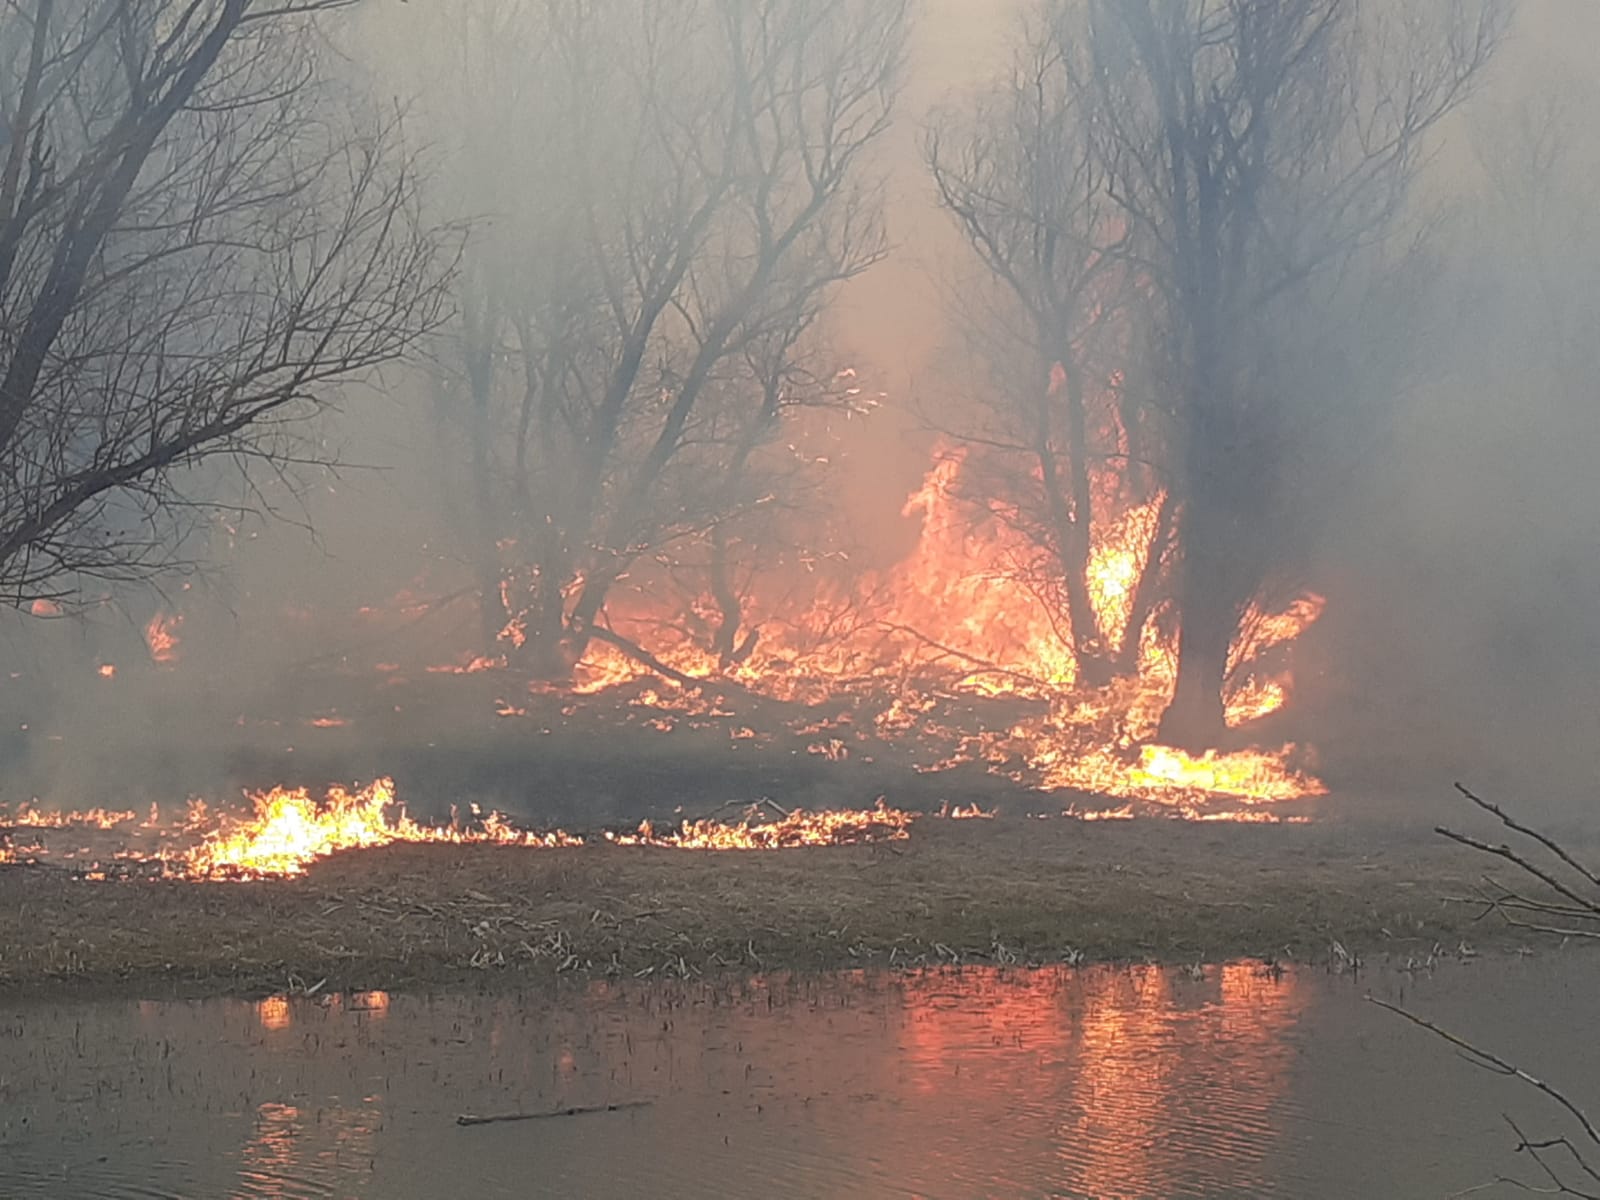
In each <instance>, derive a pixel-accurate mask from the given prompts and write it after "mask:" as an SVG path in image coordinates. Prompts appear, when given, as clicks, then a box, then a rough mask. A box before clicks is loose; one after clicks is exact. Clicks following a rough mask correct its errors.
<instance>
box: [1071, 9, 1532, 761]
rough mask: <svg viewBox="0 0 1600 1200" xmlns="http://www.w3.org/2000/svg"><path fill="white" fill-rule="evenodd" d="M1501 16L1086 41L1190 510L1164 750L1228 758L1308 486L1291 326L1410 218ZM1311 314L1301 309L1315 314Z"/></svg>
mask: <svg viewBox="0 0 1600 1200" xmlns="http://www.w3.org/2000/svg"><path fill="white" fill-rule="evenodd" d="M1503 23H1504V18H1503V13H1502V11H1501V9H1500V7H1499V6H1497V5H1495V4H1493V3H1489V4H1485V5H1464V4H1451V5H1445V6H1438V7H1437V8H1436V9H1430V10H1429V12H1428V13H1426V14H1418V13H1417V12H1416V11H1415V10H1412V9H1410V8H1405V9H1403V10H1400V11H1399V12H1398V14H1397V17H1396V19H1394V20H1392V21H1390V20H1385V19H1384V18H1382V17H1381V16H1380V15H1377V14H1372V13H1367V12H1364V11H1362V9H1361V8H1360V6H1358V5H1356V4H1355V3H1352V2H1350V0H1266V2H1263V0H1185V2H1183V3H1177V4H1165V3H1155V2H1153V0H1129V2H1127V3H1123V2H1120V0H1118V2H1110V0H1097V2H1094V3H1091V4H1090V5H1089V6H1088V11H1087V17H1086V24H1084V25H1083V26H1080V27H1077V28H1073V27H1072V22H1071V21H1070V19H1068V20H1067V21H1066V23H1065V26H1064V29H1063V33H1064V35H1065V36H1073V35H1081V36H1083V38H1084V41H1083V45H1084V46H1085V47H1086V59H1085V63H1084V66H1085V73H1084V79H1085V88H1086V91H1087V92H1088V93H1089V94H1090V95H1091V96H1092V98H1093V103H1092V111H1093V114H1094V119H1093V120H1092V121H1091V122H1090V130H1091V134H1090V136H1091V138H1092V140H1093V141H1094V143H1095V145H1096V151H1095V154H1096V156H1097V157H1098V158H1099V159H1100V160H1101V161H1102V162H1103V163H1104V164H1105V169H1106V172H1107V175H1108V189H1109V192H1110V194H1111V196H1112V197H1113V198H1114V199H1115V201H1116V202H1117V204H1118V206H1119V207H1120V208H1121V209H1122V211H1123V213H1124V214H1125V218H1126V220H1127V221H1128V222H1129V232H1130V237H1131V238H1133V239H1134V240H1135V241H1136V242H1137V244H1138V250H1137V251H1136V256H1137V260H1138V261H1139V263H1140V266H1141V269H1142V270H1143V271H1144V272H1146V273H1147V274H1148V277H1149V279H1150V281H1151V283H1152V285H1153V289H1154V295H1155V298H1156V302H1157V304H1156V308H1155V317H1154V320H1153V328H1154V336H1153V338H1152V342H1151V345H1150V347H1149V351H1150V353H1151V355H1152V359H1153V361H1155V362H1156V363H1157V364H1158V365H1159V369H1160V370H1161V371H1162V372H1163V373H1164V374H1165V377H1166V385H1167V386H1166V395H1167V403H1168V405H1169V406H1170V410H1171V416H1172V420H1173V440H1174V443H1175V449H1174V453H1173V455H1172V458H1171V461H1170V463H1169V466H1168V471H1169V475H1170V479H1171V486H1172V488H1173V490H1174V491H1175V493H1176V494H1177V495H1178V497H1179V500H1180V509H1179V514H1178V529H1179V556H1178V559H1177V562H1176V579H1175V581H1174V585H1173V591H1174V598H1175V600H1176V602H1177V606H1178V610H1179V613H1180V615H1181V626H1180V633H1179V664H1178V679H1177V687H1176V692H1175V695H1174V697H1173V701H1172V704H1171V705H1170V706H1169V708H1168V709H1167V712H1166V713H1165V714H1164V716H1163V718H1162V722H1161V728H1160V731H1159V735H1158V736H1160V738H1161V739H1162V740H1163V741H1165V742H1168V743H1171V744H1175V745H1182V746H1191V747H1192V746H1203V745H1208V744H1215V742H1216V740H1217V739H1218V738H1219V737H1220V736H1221V734H1222V731H1223V725H1224V722H1223V702H1222V684H1223V681H1224V679H1225V678H1226V675H1227V670H1228V651H1229V646H1230V644H1231V642H1232V640H1233V635H1234V633H1235V630H1236V629H1237V627H1238V623H1239V621H1240V618H1241V617H1242V615H1243V614H1244V613H1245V612H1246V611H1247V609H1248V606H1249V604H1250V601H1251V599H1252V598H1253V596H1254V594H1255V592H1256V590H1257V589H1258V588H1259V586H1260V585H1261V582H1262V580H1263V579H1264V578H1265V576H1266V575H1267V574H1268V572H1269V569H1270V566H1271V562H1272V558H1271V555H1272V549H1273V546H1274V540H1275V539H1274V538H1273V536H1272V533H1271V528H1272V526H1271V521H1272V517H1273V514H1274V511H1275V507H1276V506H1277V505H1278V504H1279V503H1280V502H1281V500H1282V497H1283V496H1284V495H1285V493H1286V492H1288V491H1290V490H1292V488H1293V486H1294V481H1293V479H1292V478H1291V477H1289V475H1288V472H1287V470H1286V468H1287V467H1288V466H1289V465H1290V463H1291V461H1292V460H1291V457H1290V455H1289V454H1288V448H1289V446H1290V445H1291V444H1292V440H1293V437H1294V434H1295V431H1294V430H1293V428H1292V427H1291V425H1290V419H1291V417H1292V414H1293V412H1294V406H1293V404H1292V401H1291V398H1290V397H1289V396H1286V394H1285V393H1286V392H1287V391H1288V390H1289V389H1292V388H1293V387H1294V386H1295V373H1294V371H1293V369H1292V363H1291V362H1288V361H1286V359H1285V356H1284V355H1283V354H1282V353H1281V351H1280V347H1281V345H1282V337H1281V334H1282V330H1283V326H1284V324H1285V314H1286V313H1287V314H1290V318H1291V319H1298V320H1301V321H1310V322H1313V323H1314V322H1315V320H1316V312H1315V310H1316V307H1317V306H1319V305H1323V304H1326V303H1328V295H1327V291H1326V289H1328V288H1330V287H1332V286H1333V285H1334V284H1336V283H1337V281H1338V279H1339V278H1340V273H1341V271H1343V270H1344V269H1346V268H1348V267H1349V266H1350V264H1351V263H1352V262H1353V261H1354V260H1355V259H1357V258H1358V256H1361V255H1362V254H1364V253H1367V252H1373V251H1376V250H1378V249H1381V248H1382V246H1383V244H1384V243H1385V242H1386V241H1387V240H1388V239H1390V238H1392V237H1394V236H1395V235H1396V234H1397V233H1399V232H1401V230H1402V228H1403V225H1404V221H1403V218H1404V215H1405V205H1406V200H1407V195H1408V192H1409V190H1410V185H1411V183H1412V182H1413V180H1414V178H1415V176H1416V174H1417V172H1418V170H1419V168H1420V166H1421V164H1422V162H1423V155H1424V151H1425V139H1426V135H1427V133H1428V131H1429V130H1430V129H1431V128H1432V127H1433V126H1435V125H1436V124H1437V123H1438V122H1439V121H1440V120H1441V119H1442V118H1443V117H1444V116H1445V115H1446V114H1448V113H1449V112H1450V111H1451V110H1452V109H1454V108H1455V107H1456V106H1457V105H1458V104H1459V103H1460V102H1461V101H1462V100H1463V99H1464V98H1465V97H1466V95H1467V94H1468V92H1469V89H1470V86H1471V85H1472V83H1473V82H1474V81H1475V80H1476V79H1477V78H1478V77H1479V75H1480V73H1481V72H1482V70H1483V68H1484V67H1485V65H1486V64H1487V62H1488V61H1489V58H1490V57H1491V55H1492V52H1493V50H1494V48H1495V46H1496V43H1497V41H1498V38H1499V35H1500V33H1501V30H1502V28H1503ZM1297 310H1298V311H1297Z"/></svg>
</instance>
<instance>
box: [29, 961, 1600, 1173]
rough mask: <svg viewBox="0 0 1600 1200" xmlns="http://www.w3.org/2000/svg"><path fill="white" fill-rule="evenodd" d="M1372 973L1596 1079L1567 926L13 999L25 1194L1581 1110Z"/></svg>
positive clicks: (1261, 1167)
mask: <svg viewBox="0 0 1600 1200" xmlns="http://www.w3.org/2000/svg"><path fill="white" fill-rule="evenodd" d="M1368 992H1371V993H1372V994H1374V995H1380V996H1384V997H1386V998H1390V999H1395V1000H1400V1001H1403V1002H1404V1003H1405V1004H1406V1005H1408V1006H1410V1007H1412V1008H1413V1009H1414V1010H1416V1011H1418V1012H1420V1013H1422V1014H1425V1015H1427V1016H1429V1017H1432V1018H1434V1019H1436V1020H1438V1021H1440V1022H1441V1023H1443V1024H1447V1025H1449V1026H1450V1027H1451V1028H1452V1029H1454V1030H1456V1031H1458V1032H1460V1033H1462V1034H1464V1035H1466V1036H1468V1037H1470V1038H1471V1039H1472V1040H1474V1041H1476V1042H1479V1043H1481V1044H1485V1045H1492V1046H1494V1047H1495V1048H1496V1049H1498V1050H1502V1051H1504V1052H1505V1053H1506V1054H1508V1055H1515V1056H1517V1057H1518V1058H1519V1059H1520V1060H1521V1061H1522V1062H1523V1065H1525V1066H1527V1067H1528V1068H1529V1069H1530V1070H1533V1071H1534V1072H1535V1073H1538V1072H1540V1071H1543V1072H1546V1073H1548V1075H1549V1076H1551V1077H1553V1078H1554V1079H1557V1080H1561V1081H1564V1082H1566V1083H1568V1084H1569V1085H1570V1088H1571V1090H1572V1091H1573V1093H1574V1094H1575V1096H1576V1097H1577V1098H1580V1099H1589V1100H1600V1069H1597V1068H1600V1039H1595V1038H1594V1037H1592V1036H1590V1035H1589V1032H1588V1030H1589V1028H1590V1026H1589V1021H1590V1019H1591V1018H1592V1016H1593V1014H1594V1012H1595V1005H1596V996H1600V958H1596V957H1592V956H1586V955H1579V954H1577V953H1575V952H1566V953H1551V954H1548V955H1543V956H1537V957H1526V958H1514V959H1498V958H1496V959H1487V958H1486V959H1474V960H1469V961H1466V962H1454V961H1452V962H1449V963H1446V964H1444V965H1442V966H1440V967H1439V968H1437V969H1436V970H1434V971H1433V972H1431V973H1407V972H1399V971H1393V970H1375V971H1364V972H1363V973H1361V974H1360V975H1359V976H1358V977H1354V978H1352V977H1351V976H1350V975H1348V974H1344V975H1333V974H1329V973H1327V972H1324V971H1318V970H1309V969H1302V970H1291V971H1288V972H1284V973H1281V974H1271V973H1267V972H1265V971H1264V970H1263V969H1262V968H1261V967H1260V966H1259V965H1257V964H1249V963H1241V964H1236V965H1230V966H1222V967H1211V968H1207V969H1205V970H1204V972H1203V973H1197V972H1195V971H1174V970H1166V969H1158V968H1154V967H1137V968H1115V969H1113V968H1085V969H1077V970H1069V969H1061V970H1050V971H1023V970H999V971H996V970H974V969H968V970H963V971H960V972H947V973H927V974H921V975H916V976H895V977H887V976H874V975H859V974H857V975H842V976H829V977H825V978H821V979H814V978H813V979H803V980H795V979H787V978H768V979H756V980H751V981H747V982H743V983H740V984H736V985H729V984H726V983H724V984H718V985H710V984H704V983H698V982H692V981H691V982H676V981H674V982H666V981H656V982H651V981H646V980H626V981H623V982H611V983H604V984H601V983H595V984H591V985H589V986H587V987H580V986H577V985H574V986H572V987H571V988H569V989H565V990H559V991H557V992H554V993H541V994H531V995H527V996H506V995H494V996H476V995H474V996H462V995H452V996H443V997H434V998H428V997H406V996H394V997H390V996H387V995H384V994H382V993H368V994H363V995H349V996H340V997H328V998H313V999H312V1000H309V1001H308V1000H295V1001H290V1000H284V999H270V1000H264V1001H259V1002H248V1001H228V1000H223V1001H207V1002H201V1003H184V1002H144V1003H87V1004H69V1005H62V1004H56V1005H51V1006H47V1007H45V1006H34V1005H23V1004H17V1003H12V1004H9V1005H3V1006H0V1196H3V1197H5V1198H7V1200H10V1198H12V1197H37V1196H50V1197H57V1196H59V1197H74V1198H77V1197H146V1198H148V1197H183V1198H186V1200H187V1198H201V1197H263V1198H271V1200H299V1198H302V1197H304V1198H311V1197H336V1198H340V1200H343V1198H347V1197H351V1198H353V1197H360V1198H364V1200H365V1198H371V1200H378V1198H382V1200H422V1198H424V1197H426V1198H429V1200H432V1198H435V1197H440V1198H454V1197H502V1196H504V1197H524V1196H574V1197H600V1198H609V1197H618V1198H621V1197H629V1198H633V1197H667V1198H677V1197H875V1196H888V1197H927V1198H929V1200H935V1198H941V1200H942V1198H949V1200H957V1198H961V1200H965V1198H968V1197H990V1196H993V1197H1097V1198H1100V1197H1108V1198H1109V1197H1180V1196H1182V1197H1188V1196H1197V1197H1198V1196H1208V1197H1209V1196H1281V1197H1294V1198H1296V1200H1307V1198H1318V1197H1340V1198H1345V1197H1387V1196H1395V1197H1427V1196H1439V1197H1443V1196H1447V1195H1450V1194H1451V1193H1453V1192H1459V1191H1461V1190H1463V1189H1465V1188H1469V1187H1472V1186H1474V1185H1477V1184H1481V1183H1484V1182H1485V1181H1487V1180H1489V1179H1491V1178H1492V1177H1493V1176H1494V1175H1496V1174H1497V1173H1501V1172H1515V1171H1517V1170H1518V1169H1519V1163H1518V1160H1517V1158H1516V1156H1515V1155H1514V1154H1513V1153H1512V1149H1513V1146H1514V1144H1515V1139H1514V1137H1513V1135H1512V1133H1511V1132H1510V1130H1509V1128H1508V1127H1507V1125H1506V1124H1505V1122H1504V1120H1503V1118H1502V1116H1501V1114H1502V1113H1503V1112H1509V1113H1512V1114H1514V1115H1516V1116H1517V1117H1518V1118H1519V1120H1522V1121H1524V1122H1525V1127H1528V1126H1531V1127H1533V1128H1536V1129H1538V1130H1540V1131H1541V1132H1544V1131H1548V1130H1554V1129H1557V1128H1558V1127H1559V1128H1561V1129H1562V1131H1565V1127H1562V1126H1560V1125H1559V1121H1558V1120H1557V1117H1558V1114H1556V1113H1555V1112H1553V1111H1552V1110H1551V1108H1550V1107H1549V1106H1548V1104H1546V1103H1545V1102H1543V1101H1542V1100H1541V1099H1540V1098H1539V1097H1538V1096H1536V1095H1535V1094H1533V1093H1532V1092H1529V1091H1526V1090H1523V1089H1522V1088H1520V1087H1519V1086H1518V1085H1517V1084H1516V1083H1515V1081H1512V1080H1506V1079H1502V1078H1497V1077H1495V1076H1492V1075H1490V1074H1487V1073H1486V1072H1484V1071H1482V1070H1480V1069H1477V1068H1474V1067H1472V1066H1471V1065H1469V1064H1467V1063H1466V1062H1464V1061H1463V1060H1462V1059H1461V1058H1460V1057H1458V1056H1456V1055H1455V1054H1454V1053H1453V1052H1452V1051H1451V1050H1450V1049H1449V1048H1448V1047H1447V1046H1445V1045H1444V1044H1443V1043H1441V1042H1439V1041H1437V1040H1436V1039H1434V1038H1432V1037H1430V1036H1429V1035H1428V1034H1427V1033H1425V1032H1424V1031H1422V1030H1419V1029H1416V1028H1414V1027H1412V1026H1409V1025H1407V1024H1406V1023H1404V1022H1403V1021H1401V1020H1400V1019H1399V1018H1397V1017H1395V1016H1393V1015H1391V1014H1389V1013H1386V1012H1384V1011H1382V1010H1380V1009H1378V1008H1377V1007H1376V1006H1374V1005H1372V1004H1369V1003H1366V1002H1365V1001H1364V1000H1363V996H1364V995H1365V994H1366V993H1368ZM1586 1090H1587V1095H1586ZM641 1102H647V1103H641ZM605 1104H627V1105H631V1107H626V1108H620V1109H618V1110H616V1111H609V1112H600V1113H590V1114H586V1115H574V1116H562V1117H555V1118H550V1119H541V1120H533V1121H525V1122H516V1123H506V1124H492V1125H483V1126H476V1127H462V1126H459V1125H458V1124H457V1123H456V1116H457V1115H458V1114H462V1113H471V1114H479V1115H484V1114H495V1113H504V1112H518V1111H521V1112H529V1111H531V1112H549V1111H551V1110H556V1109H565V1108H570V1107H576V1106H593V1105H605ZM1522 1169H1525V1168H1522ZM1490 1194H1493V1193H1490Z"/></svg>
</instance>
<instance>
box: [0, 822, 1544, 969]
mask: <svg viewBox="0 0 1600 1200" xmlns="http://www.w3.org/2000/svg"><path fill="white" fill-rule="evenodd" d="M1485 866H1486V863H1485V862H1484V860H1483V858H1482V856H1480V855H1476V854H1473V853H1472V852H1470V851H1467V850H1464V849H1462V848H1461V847H1459V846H1455V845H1453V844H1451V843H1448V842H1445V841H1444V840H1443V839H1441V838H1438V837H1437V836H1434V835H1432V834H1429V833H1427V832H1425V831H1423V830H1419V829H1415V828H1410V829H1397V828H1395V827H1392V826H1386V825H1368V824H1365V823H1361V822H1326V823H1323V822H1317V823H1312V824H1307V825H1260V826H1253V825H1229V824H1220V823H1219V824H1198V823H1188V822H1178V821H1161V820H1145V821H1103V822H1094V823H1083V822H1078V821H1070V820H1060V819H1054V820H1046V821H1039V820H1028V819H1024V818H1020V817H1018V818H1003V817H1002V818H997V819H993V820H984V819H975V820H963V821H924V822H919V823H918V825H917V826H916V829H915V832H914V836H913V837H912V838H910V839H909V840H907V841H903V842H895V843H884V844H875V845H865V846H844V847H825V848H807V849H799V850H786V851H722V852H715V851H681V850H662V849H650V848H640V847H618V846H607V845H600V846H589V847H575V848H565V849H533V848H522V847H495V846H445V845H420V846H418V845H395V846H389V847H385V848H382V849H378V850H368V851H358V852H352V853H347V854H342V855H338V856H335V857H334V858H331V859H328V860H326V861H324V862H321V863H318V864H316V865H315V866H314V867H313V868H312V869H311V870H310V871H309V872H308V873H307V874H306V875H305V876H303V877H301V878H297V879H288V880H275V881H267V882H254V883H205V884H198V883H181V882H152V881H122V882H99V883H96V882H87V881H83V880H77V879H72V878H70V877H67V876H65V875H63V874H61V873H58V872H50V871H45V870H41V869H38V868H29V867H10V868H0V996H5V997H25V996H35V997H37V996H59V995H69V994H70V995H100V996H121V997H136V996H137V997H158V996H170V995H182V996H205V995H224V994H232V995H259V994H264V993H270V992H283V991H297V990H303V989H310V988H315V989H317V990H319V991H321V990H327V991H335V990H362V989H372V988H382V989H387V990H418V989H429V988H439V987H443V988H460V987H472V988H498V987H521V986H527V985H529V984H535V983H538V982H540V981H547V980H549V979H552V978H554V977H556V976H558V975H565V974H574V973H576V974H579V975H604V974H610V975H613V976H628V977H651V976H659V975H662V974H670V975H698V974H705V975H710V974H716V973H721V972H749V971H767V970H777V969H783V970H796V971H813V970H828V969H837V968H847V967H858V966H878V967H892V966H900V965H906V966H911V965H922V964H931V963H939V962H946V963H948V962H953V961H959V962H969V963H996V962H998V963H1013V962H1018V963H1058V962H1063V961H1088V962H1094V961H1128V960H1135V961H1139V960H1149V961H1157V962H1170V963H1179V964H1186V963H1194V962H1211V961H1219V960H1224V959H1233V958H1240V957H1259V958H1262V959H1264V960H1268V961H1272V962H1282V963H1288V962H1313V963H1316V962H1332V961H1334V960H1337V959H1340V958H1341V957H1342V955H1343V954H1351V955H1360V956H1366V957H1373V956H1385V955H1386V956H1390V957H1396V958H1398V959H1400V960H1402V961H1404V960H1405V959H1407V958H1415V959H1418V960H1421V959H1425V958H1426V957H1427V956H1428V955H1429V954H1431V953H1433V952H1434V950H1435V947H1436V946H1437V947H1441V948H1442V949H1443V951H1444V952H1447V953H1455V952H1457V951H1458V949H1459V947H1460V946H1461V945H1462V943H1464V942H1465V943H1467V944H1469V945H1470V946H1471V947H1472V948H1476V949H1493V948H1503V949H1511V948H1515V947H1518V946H1521V945H1523V944H1525V943H1526V940H1527V936H1528V935H1525V934H1522V933H1521V931H1518V930H1514V929H1508V928H1506V927H1505V926H1504V925H1502V924H1499V923H1497V922H1496V921H1495V920H1492V919H1491V920H1484V921H1481V922H1475V921H1474V918H1475V917H1477V915H1478V911H1477V910H1476V909H1474V908H1473V907H1471V906H1470V905H1465V904H1460V903H1453V902H1451V901H1449V900H1448V899H1447V898H1448V897H1451V896H1462V895H1467V894H1469V893H1470V891H1471V888H1472V886H1473V884H1474V882H1475V881H1477V880H1478V878H1479V876H1480V875H1481V873H1482V872H1483V870H1484V868H1485ZM1336 945H1337V947H1339V949H1336V948H1335V946H1336Z"/></svg>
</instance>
